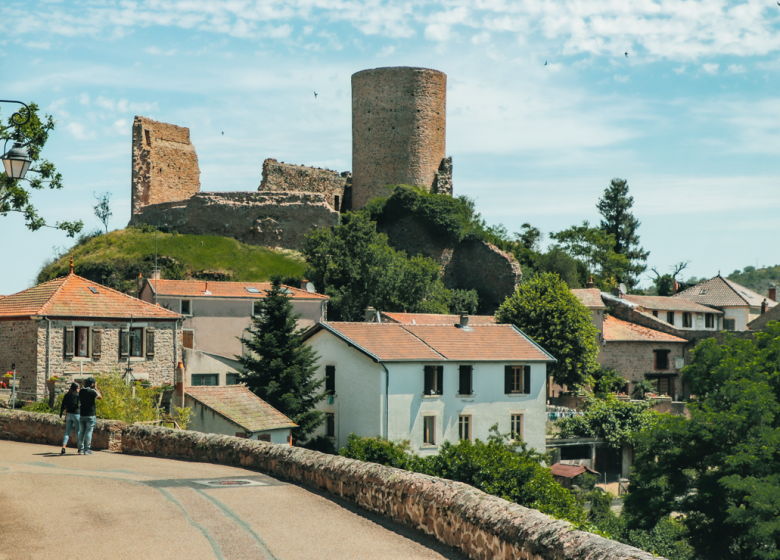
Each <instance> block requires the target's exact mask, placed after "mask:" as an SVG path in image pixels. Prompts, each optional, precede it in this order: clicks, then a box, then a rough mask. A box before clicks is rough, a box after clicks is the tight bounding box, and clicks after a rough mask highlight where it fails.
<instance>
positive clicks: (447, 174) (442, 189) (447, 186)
mask: <svg viewBox="0 0 780 560" xmlns="http://www.w3.org/2000/svg"><path fill="white" fill-rule="evenodd" d="M431 192H433V193H437V194H448V195H450V196H452V158H451V157H447V158H444V159H443V160H441V164H439V170H438V171H437V172H436V176H435V177H434V178H433V186H432V187H431Z"/></svg>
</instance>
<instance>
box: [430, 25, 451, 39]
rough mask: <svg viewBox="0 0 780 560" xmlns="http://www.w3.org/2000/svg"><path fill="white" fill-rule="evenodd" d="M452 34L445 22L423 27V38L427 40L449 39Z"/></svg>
mask: <svg viewBox="0 0 780 560" xmlns="http://www.w3.org/2000/svg"><path fill="white" fill-rule="evenodd" d="M452 36H453V33H452V27H450V26H449V25H447V24H446V23H432V24H430V25H429V26H427V27H426V28H425V38H426V39H428V40H429V41H449V40H450V39H451V38H452Z"/></svg>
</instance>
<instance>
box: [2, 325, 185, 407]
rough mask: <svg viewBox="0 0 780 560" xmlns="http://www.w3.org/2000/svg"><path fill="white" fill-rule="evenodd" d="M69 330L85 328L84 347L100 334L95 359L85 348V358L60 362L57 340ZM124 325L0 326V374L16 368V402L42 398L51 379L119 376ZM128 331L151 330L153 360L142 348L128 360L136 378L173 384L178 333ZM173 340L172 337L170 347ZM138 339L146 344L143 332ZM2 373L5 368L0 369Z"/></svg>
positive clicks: (161, 328) (160, 328) (158, 328)
mask: <svg viewBox="0 0 780 560" xmlns="http://www.w3.org/2000/svg"><path fill="white" fill-rule="evenodd" d="M74 326H88V327H90V329H91V330H90V337H89V338H90V345H91V341H92V335H93V332H94V331H95V330H97V329H99V330H100V331H101V334H100V338H101V348H100V354H99V355H94V354H93V352H92V350H91V348H92V346H90V352H89V356H88V357H75V356H74V357H66V356H65V352H64V348H63V340H64V337H65V329H66V328H68V327H74ZM128 326H129V321H101V320H90V319H80V320H61V319H52V320H51V323H50V324H49V323H47V321H46V320H39V321H33V320H26V321H2V322H0V369H1V370H2V371H3V372H6V371H11V364H12V363H15V364H16V369H17V371H18V375H19V379H20V381H19V390H20V391H22V395H21V398H23V399H32V398H35V397H37V398H39V399H40V398H43V397H44V395H45V392H46V380H47V379H49V378H50V377H52V376H54V375H56V376H59V377H61V378H65V379H72V378H84V377H87V376H89V375H91V374H99V373H110V372H113V371H120V372H124V371H125V370H126V369H127V361H128V360H127V358H126V357H121V358H120V356H119V331H120V328H124V329H126V328H127V327H128ZM133 326H134V327H143V328H145V329H148V328H154V350H153V355H152V354H150V353H149V352H148V351H147V350H148V349H147V348H146V347H145V348H144V352H143V354H144V355H143V356H142V357H140V358H131V359H130V365H131V367H132V368H133V375H134V376H135V377H136V378H137V379H148V380H149V381H151V382H152V383H153V384H155V385H161V384H162V383H164V382H167V383H173V375H174V370H175V368H176V364H177V363H178V360H180V359H181V351H180V349H181V332H178V337H177V335H175V334H174V333H175V332H176V325H175V323H172V322H160V321H149V320H144V321H143V322H136V323H134V325H133ZM174 338H178V341H177V344H174ZM143 339H144V340H146V331H144V336H143ZM3 368H5V369H3Z"/></svg>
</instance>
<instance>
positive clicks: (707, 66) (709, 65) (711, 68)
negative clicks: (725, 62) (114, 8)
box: [701, 62, 720, 76]
mask: <svg viewBox="0 0 780 560" xmlns="http://www.w3.org/2000/svg"><path fill="white" fill-rule="evenodd" d="M718 68H720V64H716V63H714V62H705V63H704V64H702V65H701V69H702V70H704V71H705V72H707V74H711V75H713V76H714V75H716V74H717V73H718Z"/></svg>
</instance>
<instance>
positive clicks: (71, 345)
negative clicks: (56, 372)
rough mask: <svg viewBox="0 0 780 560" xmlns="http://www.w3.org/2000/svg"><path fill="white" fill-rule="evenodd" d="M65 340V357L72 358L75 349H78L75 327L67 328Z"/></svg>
mask: <svg viewBox="0 0 780 560" xmlns="http://www.w3.org/2000/svg"><path fill="white" fill-rule="evenodd" d="M64 336H65V340H64V344H63V346H64V347H65V357H66V358H72V357H73V353H74V349H75V347H76V331H75V329H74V328H73V327H65V334H64Z"/></svg>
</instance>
